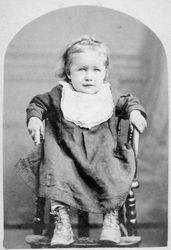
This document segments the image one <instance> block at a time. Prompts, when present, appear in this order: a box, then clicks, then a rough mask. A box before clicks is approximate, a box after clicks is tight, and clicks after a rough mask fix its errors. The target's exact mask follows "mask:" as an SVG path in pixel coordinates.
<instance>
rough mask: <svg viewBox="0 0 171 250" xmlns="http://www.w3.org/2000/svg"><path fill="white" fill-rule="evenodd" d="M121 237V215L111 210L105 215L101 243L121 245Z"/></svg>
mask: <svg viewBox="0 0 171 250" xmlns="http://www.w3.org/2000/svg"><path fill="white" fill-rule="evenodd" d="M120 237H121V232H120V226H119V215H118V211H117V210H113V211H112V210H111V211H110V212H107V213H106V214H105V215H104V219H103V228H102V232H101V235H100V242H101V243H104V244H105V243H106V244H107V243H115V244H117V243H119V242H120Z"/></svg>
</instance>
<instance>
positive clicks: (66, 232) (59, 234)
mask: <svg viewBox="0 0 171 250" xmlns="http://www.w3.org/2000/svg"><path fill="white" fill-rule="evenodd" d="M52 215H54V222H55V228H54V232H53V236H52V239H51V246H55V245H65V246H66V245H70V244H72V243H73V242H74V237H73V232H72V228H71V224H70V218H69V214H68V209H67V208H66V207H65V206H62V207H58V208H56V209H55V210H54V211H52Z"/></svg>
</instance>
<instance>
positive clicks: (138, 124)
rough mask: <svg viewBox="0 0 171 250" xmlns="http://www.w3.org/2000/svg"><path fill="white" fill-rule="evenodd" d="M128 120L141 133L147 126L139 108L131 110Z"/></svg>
mask: <svg viewBox="0 0 171 250" xmlns="http://www.w3.org/2000/svg"><path fill="white" fill-rule="evenodd" d="M129 121H130V123H131V124H132V125H133V126H135V128H136V129H137V130H138V132H139V133H142V132H143V131H144V129H145V128H146V127H147V122H146V119H145V118H144V116H142V115H141V112H140V111H139V110H133V111H131V113H130V117H129Z"/></svg>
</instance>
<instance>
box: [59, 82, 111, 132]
mask: <svg viewBox="0 0 171 250" xmlns="http://www.w3.org/2000/svg"><path fill="white" fill-rule="evenodd" d="M59 83H60V84H61V85H63V88H62V98H61V110H62V112H63V115H64V118H65V119H66V120H68V121H71V122H73V123H75V124H76V125H78V126H80V127H84V128H88V129H91V128H92V127H94V126H96V125H99V124H101V123H102V122H105V121H107V120H108V119H109V118H110V117H111V116H112V114H113V108H114V103H113V97H112V93H111V89H110V84H109V83H105V84H103V85H102V88H101V89H100V91H99V92H97V93H96V94H85V93H82V92H78V91H75V90H74V89H73V87H72V86H71V85H70V84H69V83H67V82H64V81H60V82H59Z"/></svg>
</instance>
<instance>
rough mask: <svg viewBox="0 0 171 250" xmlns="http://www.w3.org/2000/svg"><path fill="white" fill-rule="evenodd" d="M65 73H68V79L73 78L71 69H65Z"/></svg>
mask: <svg viewBox="0 0 171 250" xmlns="http://www.w3.org/2000/svg"><path fill="white" fill-rule="evenodd" d="M65 73H66V75H67V77H68V79H71V76H70V71H69V69H67V70H66V71H65Z"/></svg>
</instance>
